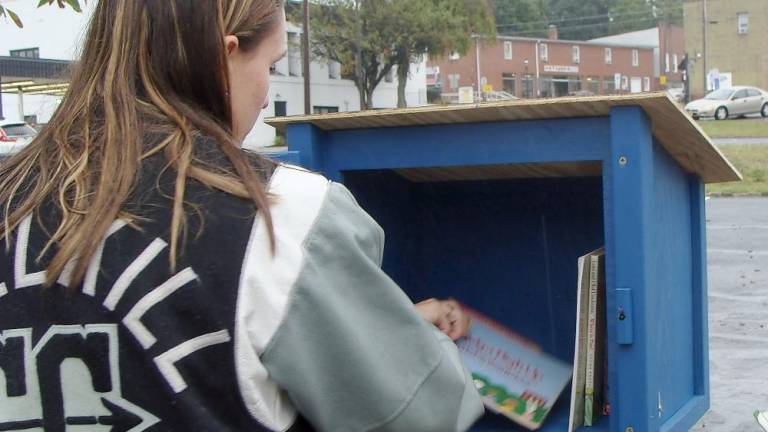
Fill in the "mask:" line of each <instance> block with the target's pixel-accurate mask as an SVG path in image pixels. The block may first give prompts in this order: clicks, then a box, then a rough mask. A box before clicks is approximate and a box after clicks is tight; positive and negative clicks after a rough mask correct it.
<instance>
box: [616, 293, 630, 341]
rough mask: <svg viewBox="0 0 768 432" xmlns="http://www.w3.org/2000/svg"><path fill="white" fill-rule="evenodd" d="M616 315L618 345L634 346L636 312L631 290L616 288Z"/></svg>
mask: <svg viewBox="0 0 768 432" xmlns="http://www.w3.org/2000/svg"><path fill="white" fill-rule="evenodd" d="M616 314H618V320H617V321H615V322H616V343H618V344H619V345H632V344H633V343H634V342H635V324H634V322H635V319H634V318H635V310H634V308H633V307H632V290H631V289H630V288H621V287H619V288H616Z"/></svg>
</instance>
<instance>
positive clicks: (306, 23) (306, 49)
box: [301, 0, 312, 114]
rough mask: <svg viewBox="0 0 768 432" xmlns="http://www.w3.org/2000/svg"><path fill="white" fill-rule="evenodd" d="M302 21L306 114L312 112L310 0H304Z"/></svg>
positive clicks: (302, 66) (302, 57) (302, 69)
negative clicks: (310, 85) (310, 86)
mask: <svg viewBox="0 0 768 432" xmlns="http://www.w3.org/2000/svg"><path fill="white" fill-rule="evenodd" d="M302 21H303V22H302V31H303V33H302V35H301V49H302V55H301V60H302V65H301V72H302V74H303V75H304V114H311V113H312V101H310V92H309V90H310V89H309V82H310V79H309V78H310V77H309V0H304V19H303V20H302Z"/></svg>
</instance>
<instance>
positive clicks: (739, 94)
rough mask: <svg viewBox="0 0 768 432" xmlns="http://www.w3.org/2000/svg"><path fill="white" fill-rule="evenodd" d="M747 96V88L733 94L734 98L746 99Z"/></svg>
mask: <svg viewBox="0 0 768 432" xmlns="http://www.w3.org/2000/svg"><path fill="white" fill-rule="evenodd" d="M745 97H747V91H746V90H739V91H737V92H736V93H735V94H734V95H733V99H744V98H745Z"/></svg>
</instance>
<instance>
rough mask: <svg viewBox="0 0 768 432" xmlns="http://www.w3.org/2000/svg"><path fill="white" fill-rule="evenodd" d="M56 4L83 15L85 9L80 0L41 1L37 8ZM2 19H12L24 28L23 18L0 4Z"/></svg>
mask: <svg viewBox="0 0 768 432" xmlns="http://www.w3.org/2000/svg"><path fill="white" fill-rule="evenodd" d="M87 2H88V0H83V4H86V3H87ZM54 3H55V4H56V5H57V6H58V7H59V8H61V9H64V8H66V7H67V6H69V7H71V8H72V9H73V10H74V11H75V12H78V13H81V12H82V11H83V9H82V8H81V7H80V0H40V2H39V3H38V4H37V7H41V6H46V5H48V6H50V5H52V4H54ZM0 17H8V18H10V19H11V21H13V23H14V24H16V26H17V27H19V28H23V27H24V23H23V22H22V21H21V18H19V16H18V15H17V14H16V13H15V12H13V11H12V10H10V9H8V8H7V7H5V6H3V5H2V3H0Z"/></svg>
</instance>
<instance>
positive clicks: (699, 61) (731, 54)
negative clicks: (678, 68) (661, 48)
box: [683, 0, 768, 98]
mask: <svg viewBox="0 0 768 432" xmlns="http://www.w3.org/2000/svg"><path fill="white" fill-rule="evenodd" d="M705 7H706V13H707V17H706V18H707V19H706V20H704V19H702V15H703V13H704V10H705ZM683 15H684V22H685V47H686V50H687V51H688V58H689V60H690V66H689V67H690V73H691V86H692V89H691V94H692V95H693V97H694V98H697V97H701V96H702V95H703V94H704V93H705V89H704V85H705V83H706V84H707V90H711V89H712V88H713V87H714V85H715V83H717V84H718V85H720V84H723V83H725V82H727V83H728V84H727V85H746V86H757V87H762V88H763V89H768V48H766V47H768V0H728V1H720V0H718V1H713V0H707V1H706V2H702V1H701V0H696V1H692V0H685V2H684V3H683ZM705 28H706V31H705ZM704 34H706V37H707V39H706V44H705V43H704ZM705 46H706V50H705ZM705 64H706V69H705ZM708 76H709V78H708ZM726 77H727V80H726Z"/></svg>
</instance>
